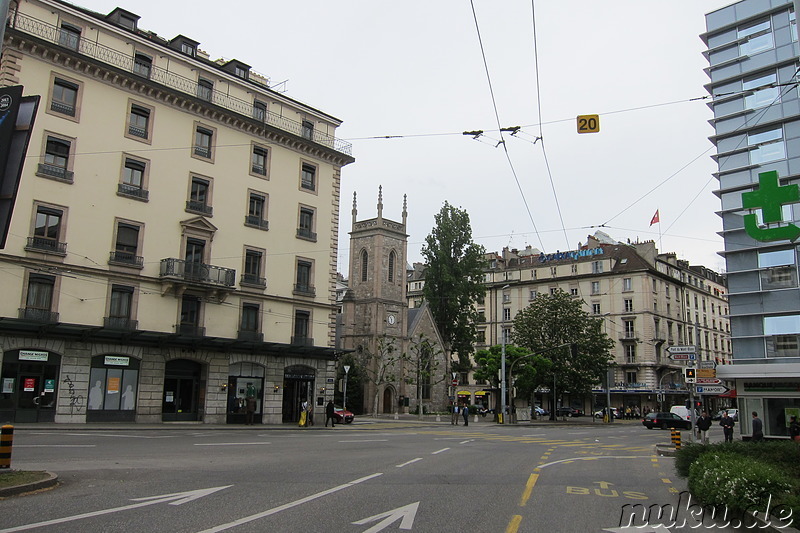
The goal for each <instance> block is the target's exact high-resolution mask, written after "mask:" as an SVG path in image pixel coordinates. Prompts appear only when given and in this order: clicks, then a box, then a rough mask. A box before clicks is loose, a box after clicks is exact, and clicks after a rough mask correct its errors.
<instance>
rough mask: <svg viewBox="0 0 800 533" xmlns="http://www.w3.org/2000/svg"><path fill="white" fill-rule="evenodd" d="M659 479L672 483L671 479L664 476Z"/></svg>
mask: <svg viewBox="0 0 800 533" xmlns="http://www.w3.org/2000/svg"><path fill="white" fill-rule="evenodd" d="M661 481H663V482H664V483H672V481H670V480H669V479H667V478H665V477H662V478H661Z"/></svg>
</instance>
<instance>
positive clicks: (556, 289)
mask: <svg viewBox="0 0 800 533" xmlns="http://www.w3.org/2000/svg"><path fill="white" fill-rule="evenodd" d="M556 293H558V287H550V296H555V295H556Z"/></svg>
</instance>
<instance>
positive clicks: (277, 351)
mask: <svg viewBox="0 0 800 533" xmlns="http://www.w3.org/2000/svg"><path fill="white" fill-rule="evenodd" d="M0 85H3V86H11V85H21V86H23V87H24V94H38V95H41V102H40V105H39V111H38V116H37V117H36V122H35V128H34V131H33V135H32V138H31V142H30V146H29V149H28V154H27V159H26V164H25V168H24V171H23V175H22V181H21V186H20V189H19V193H18V196H17V201H16V207H15V211H14V216H13V220H12V224H11V228H10V232H9V236H8V240H7V243H6V246H5V248H4V249H3V250H1V251H0V283H2V286H3V289H4V291H3V292H4V298H3V299H2V301H0V363H2V376H0V385H1V386H2V388H0V420H1V421H16V422H36V421H55V422H72V423H75V422H78V423H81V422H93V421H107V420H113V421H129V422H149V423H152V422H161V421H172V420H192V421H198V422H204V423H225V422H226V421H227V422H229V423H236V422H243V421H244V413H243V405H244V403H245V397H247V396H255V397H256V399H257V408H256V413H255V418H256V420H257V421H259V422H262V423H281V422H293V421H295V420H297V419H298V418H299V409H300V404H301V402H303V401H304V400H308V401H312V402H314V403H315V404H316V405H319V406H321V405H324V403H325V402H327V400H328V399H329V398H332V396H333V384H334V377H335V373H334V370H335V359H336V356H337V350H336V349H335V346H334V329H335V328H334V324H335V317H336V304H335V283H336V258H337V234H338V209H339V186H340V179H341V169H342V167H343V166H345V165H347V164H349V163H351V162H353V161H354V159H353V158H352V156H351V147H350V145H349V144H347V143H344V142H342V141H340V140H338V139H336V138H335V131H336V128H337V127H338V126H339V124H340V120H338V119H336V118H334V117H332V116H330V115H328V114H326V113H323V112H322V111H319V110H317V109H314V108H312V107H309V106H307V105H305V104H302V103H300V102H297V101H295V100H292V99H291V98H288V97H287V96H286V95H284V94H281V93H279V92H276V91H273V90H272V89H270V85H269V80H268V79H267V78H266V77H264V76H262V75H260V74H258V73H256V72H254V71H252V70H251V68H250V66H249V65H247V64H246V63H244V62H242V61H239V60H235V59H234V60H227V61H224V60H216V61H214V60H212V59H210V57H209V55H208V54H207V53H205V52H203V51H202V50H201V48H200V43H199V42H198V41H195V40H193V39H191V38H189V37H187V36H185V35H178V36H176V37H174V38H172V39H164V38H161V37H159V36H158V35H156V34H154V33H153V32H150V31H146V30H143V29H140V28H139V17H138V16H137V15H136V14H135V13H132V12H130V11H126V10H124V9H120V8H117V9H115V10H113V11H112V12H111V13H109V14H107V15H106V14H100V13H95V12H92V11H89V10H86V9H83V8H80V7H77V6H74V5H72V4H69V3H66V2H63V1H60V0H19V1H12V2H11V9H10V13H9V18H8V25H7V27H6V32H5V39H4V42H3V54H2V63H0ZM317 411H318V412H319V413H322V412H323V410H322V409H317Z"/></svg>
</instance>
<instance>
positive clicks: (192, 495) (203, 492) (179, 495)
mask: <svg viewBox="0 0 800 533" xmlns="http://www.w3.org/2000/svg"><path fill="white" fill-rule="evenodd" d="M232 486H233V485H225V486H223V487H211V488H208V489H200V490H191V491H187V492H176V493H174V494H162V495H160V496H150V497H147V498H134V499H133V501H135V502H141V503H134V504H131V505H123V506H122V507H115V508H113V509H103V510H102V511H92V512H91V513H83V514H79V515H75V516H67V517H64V518H56V519H53V520H46V521H44V522H36V523H35V524H27V525H24V526H17V527H11V528H8V529H0V533H12V532H14V531H27V530H28V529H35V528H39V527H44V526H52V525H56V524H63V523H65V522H73V521H75V520H81V519H83V518H91V517H93V516H102V515H105V514H111V513H116V512H119V511H127V510H129V509H137V508H139V507H147V506H148V505H155V504H157V503H169V504H170V505H181V504H184V503H187V502H190V501H193V500H196V499H198V498H202V497H203V496H208V495H209V494H213V493H214V492H217V491H218V490H222V489H227V488H228V487H232Z"/></svg>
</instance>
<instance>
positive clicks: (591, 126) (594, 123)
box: [578, 115, 600, 133]
mask: <svg viewBox="0 0 800 533" xmlns="http://www.w3.org/2000/svg"><path fill="white" fill-rule="evenodd" d="M599 132H600V115H578V133H599Z"/></svg>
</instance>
